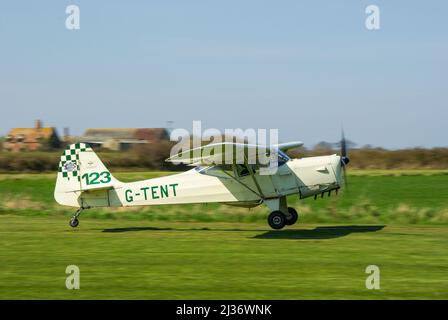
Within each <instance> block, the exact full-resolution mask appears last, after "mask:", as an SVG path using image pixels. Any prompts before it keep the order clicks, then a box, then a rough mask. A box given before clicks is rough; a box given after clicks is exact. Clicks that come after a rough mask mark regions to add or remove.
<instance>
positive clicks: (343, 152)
mask: <svg viewBox="0 0 448 320" xmlns="http://www.w3.org/2000/svg"><path fill="white" fill-rule="evenodd" d="M349 162H350V159H349V158H348V154H347V141H346V140H345V135H344V129H342V135H341V165H342V171H343V174H344V186H345V187H346V188H347V173H346V166H347V164H348V163H349Z"/></svg>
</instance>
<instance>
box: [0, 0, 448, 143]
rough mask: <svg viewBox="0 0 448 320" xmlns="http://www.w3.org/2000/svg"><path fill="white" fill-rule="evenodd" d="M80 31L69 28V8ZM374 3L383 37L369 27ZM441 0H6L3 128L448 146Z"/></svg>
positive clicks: (447, 30) (0, 57) (0, 24)
mask: <svg viewBox="0 0 448 320" xmlns="http://www.w3.org/2000/svg"><path fill="white" fill-rule="evenodd" d="M70 4H76V5H78V6H79V7H80V11H81V29H80V30H77V31H69V30H67V29H66V28H65V19H66V16H67V15H66V13H65V8H66V6H67V5H70ZM369 4H375V5H378V6H379V8H380V10H381V29H380V30H378V31H368V30H367V29H366V28H365V26H364V21H365V19H366V16H367V15H366V14H365V12H364V10H365V8H366V6H367V5H369ZM447 12H448V3H447V2H446V1H431V2H424V1H398V0H396V1H373V0H372V1H359V0H344V1H334V0H332V1H331V0H328V1H322V0H314V1H311V0H310V1H298V0H296V1H260V0H257V1H252V0H251V1H234V0H227V1H211V0H209V1H205V0H203V1H195V0H189V1H186V0H184V1H103V0H101V1H99V0H98V1H61V0H59V1H39V2H37V1H35V2H29V1H20V0H19V1H10V2H3V3H2V4H1V7H0V106H1V117H0V134H5V133H6V132H7V130H8V129H9V128H10V127H23V126H32V125H33V122H34V120H35V119H37V118H39V119H42V120H43V121H44V123H45V124H47V125H51V126H56V127H57V128H58V129H59V131H62V128H63V127H69V128H70V130H71V133H73V134H81V133H82V132H83V131H84V129H86V128H88V127H153V126H156V127H160V126H165V125H166V121H168V120H172V121H174V126H175V127H182V128H187V129H191V126H192V121H193V120H202V122H203V127H205V128H219V129H224V128H278V129H279V130H280V132H279V133H280V139H281V140H282V141H286V140H302V141H304V142H305V143H306V145H308V146H309V145H312V144H314V143H316V142H318V141H321V140H327V141H336V140H338V139H339V135H340V128H341V125H342V124H343V126H344V128H345V131H346V135H347V136H348V138H349V139H351V140H353V141H355V142H357V143H358V144H359V145H363V144H373V145H376V146H383V147H387V148H402V147H412V146H423V147H433V146H448V142H447V139H446V138H447V133H446V131H447V128H448V125H447V121H448V80H447V71H448V41H447V40H448V24H447V23H446V13H447Z"/></svg>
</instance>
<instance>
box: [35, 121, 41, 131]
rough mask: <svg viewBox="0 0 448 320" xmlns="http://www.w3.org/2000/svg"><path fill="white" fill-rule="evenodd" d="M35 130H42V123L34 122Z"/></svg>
mask: <svg viewBox="0 0 448 320" xmlns="http://www.w3.org/2000/svg"><path fill="white" fill-rule="evenodd" d="M36 129H42V121H40V120H36Z"/></svg>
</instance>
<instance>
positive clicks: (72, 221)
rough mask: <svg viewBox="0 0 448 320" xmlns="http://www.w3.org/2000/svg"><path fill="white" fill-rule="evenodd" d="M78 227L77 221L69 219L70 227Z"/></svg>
mask: <svg viewBox="0 0 448 320" xmlns="http://www.w3.org/2000/svg"><path fill="white" fill-rule="evenodd" d="M78 225H79V220H78V219H76V218H72V219H70V227H72V228H76V227H77V226H78Z"/></svg>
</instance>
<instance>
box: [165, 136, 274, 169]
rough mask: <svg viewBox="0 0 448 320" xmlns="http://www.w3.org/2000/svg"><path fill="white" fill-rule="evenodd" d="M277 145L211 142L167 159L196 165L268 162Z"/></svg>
mask: <svg viewBox="0 0 448 320" xmlns="http://www.w3.org/2000/svg"><path fill="white" fill-rule="evenodd" d="M277 150H278V149H277V147H267V146H261V145H255V144H245V143H234V142H222V143H211V144H208V145H205V146H202V147H198V148H194V149H189V150H186V151H183V152H180V153H178V154H177V155H174V156H172V157H170V158H168V159H167V160H166V161H168V162H172V163H177V164H180V163H183V164H187V165H195V166H200V165H202V166H209V165H219V164H235V163H239V164H243V163H249V164H258V163H262V164H267V163H269V159H270V158H269V157H270V156H271V155H272V154H273V153H275V152H276V151H277Z"/></svg>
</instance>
